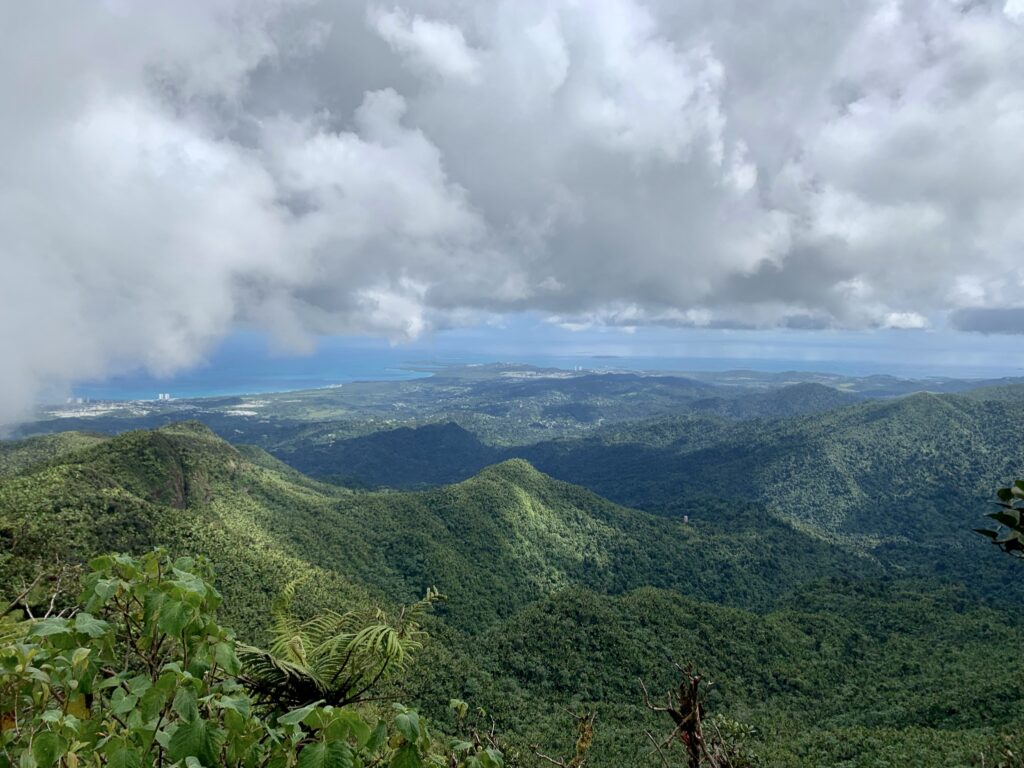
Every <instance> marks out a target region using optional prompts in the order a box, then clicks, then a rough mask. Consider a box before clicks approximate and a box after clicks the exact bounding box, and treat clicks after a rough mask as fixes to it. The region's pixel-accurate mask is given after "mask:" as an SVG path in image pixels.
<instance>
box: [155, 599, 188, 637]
mask: <svg viewBox="0 0 1024 768" xmlns="http://www.w3.org/2000/svg"><path fill="white" fill-rule="evenodd" d="M192 610H193V609H192V606H190V605H186V604H185V603H179V602H173V601H172V602H168V603H166V604H165V605H164V607H163V608H162V609H161V611H160V621H159V622H158V626H159V627H160V629H162V630H163V631H164V632H166V633H167V634H169V635H172V636H174V637H177V636H178V635H180V634H181V633H182V630H184V629H185V627H186V626H188V623H189V621H191V620H192Z"/></svg>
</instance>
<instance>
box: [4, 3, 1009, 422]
mask: <svg viewBox="0 0 1024 768" xmlns="http://www.w3.org/2000/svg"><path fill="white" fill-rule="evenodd" d="M1022 20H1024V6H1022V5H1021V3H1020V2H1016V0H1005V2H1004V1H1003V0H998V1H997V0H991V1H989V2H986V1H985V0H977V1H976V2H966V1H962V0H866V1H865V2H863V3H844V4H837V3H822V2H818V1H817V0H784V1H783V2H777V3H764V2H760V1H759V0H740V1H739V2H734V3H702V2H700V3H699V2H689V1H686V2H678V1H677V0H673V1H671V2H670V1H669V0H649V1H647V2H643V1H642V0H586V2H584V0H483V1H481V2H460V3H448V2H446V3H442V2H440V1H439V0H421V1H420V2H417V3H411V2H398V3H391V4H381V3H378V2H370V3H363V2H354V1H349V2H342V3H326V2H322V3H319V2H314V1H313V0H203V1H202V2H201V1H200V0H183V1H182V2H178V3H173V4H165V5H159V6H154V5H152V4H145V5H144V6H143V5H141V4H137V3H131V2H125V1H124V0H106V2H95V3H88V4H82V3H78V2H71V0H64V1H63V2H58V3H56V4H54V3H50V4H47V6H46V8H45V9H44V8H43V7H42V6H39V5H38V4H34V3H9V4H7V5H5V6H4V7H3V8H2V9H0V30H3V32H0V34H2V35H3V45H2V46H0V64H2V70H0V72H2V74H0V93H2V94H3V99H2V101H0V104H2V108H3V110H4V112H3V117H4V119H3V120H0V152H2V157H0V161H2V162H0V233H2V235H3V237H2V239H0V323H2V324H3V331H2V333H0V357H2V359H3V361H4V368H3V372H2V373H0V421H2V420H3V419H5V418H10V417H12V416H13V415H15V414H16V413H18V412H19V411H20V410H21V409H22V408H23V407H24V406H25V405H26V404H27V403H29V402H31V400H32V398H33V397H34V396H35V394H36V393H37V392H38V391H39V390H40V388H41V387H42V386H47V385H53V384H57V385H59V384H61V383H62V382H67V381H72V380H75V379H80V378H85V377H94V376H102V375H105V374H107V373H110V372H112V371H115V370H118V369H119V368H123V367H130V366H134V365H140V364H141V365H144V366H146V367H148V368H150V369H151V370H154V371H158V372H160V371H171V370H174V369H177V368H180V367H183V366H188V365H190V364H193V363H195V362H196V361H198V360H200V359H201V358H202V356H203V355H204V354H205V352H206V351H208V350H209V349H210V347H211V346H212V345H213V344H214V343H215V342H216V341H217V340H218V339H219V338H221V337H223V335H224V334H226V333H228V332H230V330H231V329H232V328H235V327H238V326H240V325H245V326H250V327H259V328H264V329H267V330H269V331H271V332H273V333H274V334H276V335H277V337H278V338H279V339H280V340H282V341H284V342H286V343H290V344H293V345H299V346H301V345H302V344H303V343H304V340H305V339H307V338H308V335H309V334H311V333H371V334H381V335H386V336H389V337H391V338H396V339H401V338H407V337H412V336H415V335H418V334H421V333H424V332H427V331H429V330H430V329H433V328H442V327H446V326H450V325H452V324H458V323H462V322H467V321H469V322H473V321H478V320H479V319H480V318H481V317H484V316H487V315H488V314H489V313H504V312H515V311H519V310H539V311H542V312H546V313H547V314H548V315H549V316H550V317H551V318H552V320H553V322H559V323H562V324H564V325H566V326H567V327H574V326H578V327H583V326H589V325H593V324H600V323H605V324H610V325H618V326H623V327H631V326H639V325H644V324H664V325H683V326H686V325H691V326H699V327H716V326H723V327H737V326H751V327H771V326H779V325H783V326H792V327H802V328H808V327H848V328H862V327H876V328H887V327H888V328H922V327H929V326H942V325H943V324H947V323H952V324H953V325H959V326H961V327H964V328H967V329H971V330H995V331H1001V332H1005V331H1008V330H1019V329H1018V328H1017V326H1016V325H1015V322H1016V319H1017V318H1018V317H1019V313H1015V312H1013V311H1012V309H1013V308H1014V307H1017V306H1020V305H1024V300H1022V298H1021V297H1022V296H1024V291H1022V287H1024V286H1022V284H1024V176H1022V175H1021V173H1020V169H1021V168H1022V167H1024V139H1022V137H1024V56H1022V55H1021V51H1022V50H1024V21H1022ZM1000 311H1001V313H999V314H998V315H991V317H988V316H986V314H985V313H986V312H1000Z"/></svg>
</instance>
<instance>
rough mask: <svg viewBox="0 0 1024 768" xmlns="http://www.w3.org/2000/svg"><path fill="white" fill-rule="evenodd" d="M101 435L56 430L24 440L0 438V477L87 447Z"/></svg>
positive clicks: (99, 439) (101, 437) (100, 440)
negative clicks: (54, 432) (56, 431)
mask: <svg viewBox="0 0 1024 768" xmlns="http://www.w3.org/2000/svg"><path fill="white" fill-rule="evenodd" d="M106 439H107V437H106V436H105V435H93V434H89V433H87V432H58V433H56V434H52V435H39V436H38V437H29V438H26V439H24V440H17V441H5V440H0V477H7V476H9V475H14V474H17V473H18V472H21V471H23V470H25V469H28V468H29V467H31V466H33V465H35V464H42V463H44V462H47V461H50V460H51V459H54V458H56V457H58V456H62V455H63V454H66V453H71V452H73V451H78V450H81V449H83V448H89V447H91V446H93V445H98V444H100V443H102V442H103V441H105V440H106Z"/></svg>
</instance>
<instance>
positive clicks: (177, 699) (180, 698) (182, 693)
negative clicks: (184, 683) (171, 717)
mask: <svg viewBox="0 0 1024 768" xmlns="http://www.w3.org/2000/svg"><path fill="white" fill-rule="evenodd" d="M171 708H172V709H173V710H174V711H175V712H177V713H178V716H179V717H180V718H181V719H182V720H185V721H186V722H191V721H193V720H196V719H197V718H198V717H199V702H198V700H197V699H196V692H195V691H194V690H192V689H191V688H189V687H185V688H179V689H178V692H177V693H176V694H174V703H173V704H172V705H171Z"/></svg>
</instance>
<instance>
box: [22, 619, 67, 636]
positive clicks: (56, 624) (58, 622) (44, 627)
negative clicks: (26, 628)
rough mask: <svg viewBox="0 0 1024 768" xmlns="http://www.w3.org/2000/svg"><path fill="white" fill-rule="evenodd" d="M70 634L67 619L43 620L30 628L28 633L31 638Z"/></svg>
mask: <svg viewBox="0 0 1024 768" xmlns="http://www.w3.org/2000/svg"><path fill="white" fill-rule="evenodd" d="M70 632H71V628H70V627H69V626H68V620H67V619H57V618H53V619H43V620H42V621H37V622H36V623H35V624H34V625H33V626H32V631H31V632H30V633H29V634H31V635H32V636H33V637H50V636H51V635H66V634H69V633H70Z"/></svg>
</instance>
